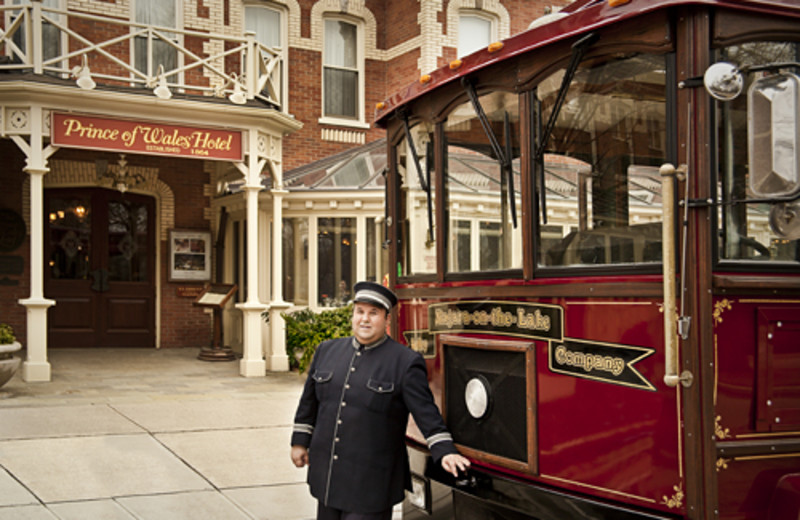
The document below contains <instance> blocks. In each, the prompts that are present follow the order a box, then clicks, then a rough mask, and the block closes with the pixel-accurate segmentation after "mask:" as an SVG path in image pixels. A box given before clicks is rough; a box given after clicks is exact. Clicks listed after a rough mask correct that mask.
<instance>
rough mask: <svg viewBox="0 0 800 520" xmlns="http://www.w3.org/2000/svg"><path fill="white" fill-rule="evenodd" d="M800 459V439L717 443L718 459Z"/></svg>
mask: <svg viewBox="0 0 800 520" xmlns="http://www.w3.org/2000/svg"><path fill="white" fill-rule="evenodd" d="M786 455H795V456H797V457H798V458H800V439H765V440H747V441H722V442H717V457H724V458H726V459H727V458H737V457H753V456H776V457H777V456H786Z"/></svg>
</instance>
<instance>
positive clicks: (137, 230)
mask: <svg viewBox="0 0 800 520" xmlns="http://www.w3.org/2000/svg"><path fill="white" fill-rule="evenodd" d="M147 218H148V216H147V206H146V205H145V204H141V203H134V202H128V201H120V202H115V201H111V202H109V203H108V279H109V280H110V281H112V282H116V281H125V282H146V281H147V271H148V268H147V259H148V257H149V252H148V250H147ZM193 242H194V241H193ZM192 252H194V250H192ZM191 256H192V257H193V258H194V257H197V256H199V257H200V258H201V259H204V257H203V256H202V255H191Z"/></svg>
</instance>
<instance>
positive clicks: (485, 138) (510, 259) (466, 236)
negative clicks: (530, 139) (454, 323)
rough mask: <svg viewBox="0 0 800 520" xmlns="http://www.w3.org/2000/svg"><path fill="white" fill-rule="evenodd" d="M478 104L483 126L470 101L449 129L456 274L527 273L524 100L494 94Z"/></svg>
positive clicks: (451, 247)
mask: <svg viewBox="0 0 800 520" xmlns="http://www.w3.org/2000/svg"><path fill="white" fill-rule="evenodd" d="M477 101H478V103H479V107H480V108H479V109H480V110H481V111H482V112H483V113H484V114H485V119H484V120H483V121H481V117H480V116H479V115H478V113H477V112H476V109H475V104H474V103H472V102H470V101H468V102H466V103H463V104H461V105H459V106H457V107H456V108H455V109H454V110H453V111H452V112H450V114H449V115H448V117H447V121H446V122H445V123H444V135H445V143H446V145H445V147H444V153H445V164H446V169H447V175H446V177H445V180H446V182H445V189H446V196H447V207H446V208H445V209H446V214H447V219H446V223H447V226H448V229H447V244H446V250H447V271H448V272H450V273H463V272H475V271H481V272H483V271H498V270H507V269H519V268H521V267H522V228H521V225H520V224H519V223H518V222H517V221H516V212H518V211H519V208H520V200H521V199H520V195H519V193H520V192H519V188H520V159H519V156H520V146H519V135H520V126H519V125H520V118H519V95H518V94H514V93H510V92H492V93H491V94H487V95H485V96H481V97H480V98H478V100H477ZM493 141H494V142H493Z"/></svg>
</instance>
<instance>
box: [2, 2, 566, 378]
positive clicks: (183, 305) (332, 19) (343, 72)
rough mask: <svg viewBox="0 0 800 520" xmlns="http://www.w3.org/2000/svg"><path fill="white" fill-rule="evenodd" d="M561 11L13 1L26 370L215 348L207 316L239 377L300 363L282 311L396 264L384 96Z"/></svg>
mask: <svg viewBox="0 0 800 520" xmlns="http://www.w3.org/2000/svg"><path fill="white" fill-rule="evenodd" d="M559 3H561V4H564V3H567V2H563V1H562V2H557V1H552V0H551V1H546V2H545V1H538V0H450V1H447V0H317V1H312V0H274V1H273V0H261V1H244V2H243V1H241V0H172V1H164V0H5V2H4V3H3V5H2V6H1V7H0V9H2V11H3V16H2V17H0V25H2V28H3V33H2V36H0V46H1V47H0V48H1V49H2V53H0V132H1V133H0V137H2V139H0V153H1V154H2V157H3V159H4V163H5V165H6V167H5V168H3V169H2V171H0V183H2V186H3V190H2V191H0V227H2V229H0V236H2V237H3V238H2V240H0V322H5V323H9V324H11V325H12V326H13V327H14V329H15V332H16V334H17V336H18V338H19V339H20V340H21V342H22V343H23V344H24V345H25V346H26V349H27V352H26V360H25V363H24V365H23V377H24V378H25V379H26V380H28V381H46V380H49V379H50V377H51V373H50V365H49V362H48V361H47V351H48V349H49V348H58V347H64V346H80V347H92V346H99V347H111V346H121V347H122V346H128V347H132V346H137V347H147V348H161V347H164V348H170V347H207V346H208V345H210V344H211V343H212V341H214V340H215V338H216V337H217V336H215V329H214V326H213V324H214V316H219V317H220V318H219V321H218V323H220V322H221V323H220V324H221V327H220V328H221V330H222V331H223V342H224V343H225V344H230V345H231V346H233V347H234V350H236V351H238V352H239V353H240V354H241V356H242V357H241V360H240V373H241V374H242V375H245V376H259V375H264V373H265V371H266V370H286V369H288V360H287V359H286V353H285V348H284V338H283V336H284V329H283V326H282V323H283V321H282V318H281V317H280V313H281V312H284V311H285V310H287V309H289V308H291V306H292V305H298V306H304V305H310V306H312V307H320V306H322V307H324V306H326V305H332V304H335V301H336V299H337V298H338V297H343V296H344V295H343V294H335V292H336V291H337V290H338V289H339V287H340V285H342V282H345V283H344V284H343V285H344V287H343V288H342V291H344V292H346V291H347V289H349V284H350V283H351V282H352V281H355V279H356V278H365V277H371V278H375V279H381V278H382V277H383V275H384V274H385V272H386V270H387V269H388V266H386V265H383V264H382V258H381V254H380V242H381V219H382V216H383V204H382V192H383V190H382V184H381V182H380V175H379V170H380V167H381V161H382V160H383V161H385V158H383V159H382V155H383V154H382V148H381V143H380V142H379V140H380V139H382V138H383V137H384V134H383V131H382V130H380V129H377V128H375V127H374V126H373V125H372V117H373V111H374V107H375V105H376V103H378V102H379V101H381V100H382V99H385V98H386V97H387V96H389V95H390V94H391V93H392V92H395V91H397V90H399V89H401V88H402V87H403V86H404V85H406V84H408V83H410V82H412V81H415V80H416V79H417V78H419V77H420V76H421V75H422V74H424V73H426V72H429V71H431V70H433V69H435V68H437V67H440V66H445V65H446V64H447V63H449V62H450V61H451V60H452V59H454V58H456V57H457V56H458V55H459V54H464V53H469V52H471V51H473V50H476V49H480V48H483V47H484V46H485V45H486V44H487V43H489V42H491V41H495V40H498V39H502V38H504V37H507V36H509V35H511V34H514V33H516V32H519V31H522V30H524V29H525V28H526V27H527V26H528V25H529V24H530V23H531V21H533V20H534V19H536V18H538V17H540V16H542V15H543V14H546V13H548V12H550V11H551V10H554V9H557V6H558V4H559ZM362 147H363V148H362ZM275 237H281V239H275ZM309 237H317V238H316V239H315V240H309ZM326 244H327V245H326ZM325 248H327V249H325ZM348 248H349V249H348ZM321 251H322V252H321ZM326 255H327V256H326ZM303 258H305V260H306V261H307V262H306V263H303V260H302V259H303ZM341 258H349V259H350V260H349V261H348V263H347V265H342V261H341ZM298 259H300V260H299V261H298ZM299 266H302V267H299ZM209 283H213V285H212V286H211V288H212V290H211V292H210V293H209V294H208V295H207V297H206V298H203V299H201V300H202V301H205V302H206V303H208V305H205V306H200V305H197V304H196V303H197V300H198V299H199V298H200V297H201V294H202V293H203V292H204V291H205V290H206V288H207V287H208V286H209ZM233 284H236V286H237V287H238V290H236V291H235V292H232V293H228V292H227V291H228V289H230V288H231V286H232V285H233ZM217 309H218V310H217ZM264 313H266V314H267V315H268V316H269V320H264V318H263V317H262V314H264Z"/></svg>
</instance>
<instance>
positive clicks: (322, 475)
mask: <svg viewBox="0 0 800 520" xmlns="http://www.w3.org/2000/svg"><path fill="white" fill-rule="evenodd" d="M409 412H410V413H411V414H412V416H413V417H414V420H415V422H416V423H417V426H419V429H420V431H422V433H423V435H424V436H425V438H426V439H427V442H428V447H429V449H430V451H431V455H432V456H433V458H434V460H435V461H437V462H438V461H439V460H440V459H441V458H442V457H443V456H444V455H447V454H449V453H457V450H456V448H455V446H454V445H453V440H452V437H451V435H450V433H448V432H447V429H446V427H445V425H444V421H443V420H442V416H441V415H440V414H439V409H438V408H437V407H436V404H435V403H434V401H433V395H432V394H431V391H430V387H429V386H428V378H427V370H426V368H425V361H424V359H423V358H422V356H421V355H420V354H419V353H417V352H414V351H413V350H411V349H410V348H408V347H406V346H404V345H401V344H400V343H398V342H396V341H394V340H393V339H391V338H389V337H386V338H384V339H383V340H381V341H379V342H377V343H376V344H374V345H369V346H366V347H364V346H363V345H360V344H359V343H358V342H357V341H356V340H355V338H353V337H349V338H340V339H334V340H330V341H325V342H323V343H321V344H320V345H319V346H318V347H317V351H316V353H315V354H314V359H313V361H312V362H311V367H310V369H309V375H308V379H306V383H305V387H304V389H303V394H302V397H301V398H300V405H299V406H298V408H297V414H296V415H295V424H294V431H293V433H292V445H293V446H295V445H300V446H306V447H308V448H309V452H308V453H309V467H308V483H309V486H310V487H311V494H312V495H313V496H314V497H316V498H317V499H318V500H320V501H321V502H322V503H323V504H324V505H326V506H328V507H332V508H334V509H339V510H341V511H347V512H351V513H378V512H381V511H386V510H388V509H390V508H391V507H392V506H393V505H394V504H396V503H398V502H400V501H401V500H403V496H404V489H410V488H411V476H410V472H409V466H408V453H407V452H406V447H405V441H404V439H405V431H406V426H407V424H408V414H409Z"/></svg>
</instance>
